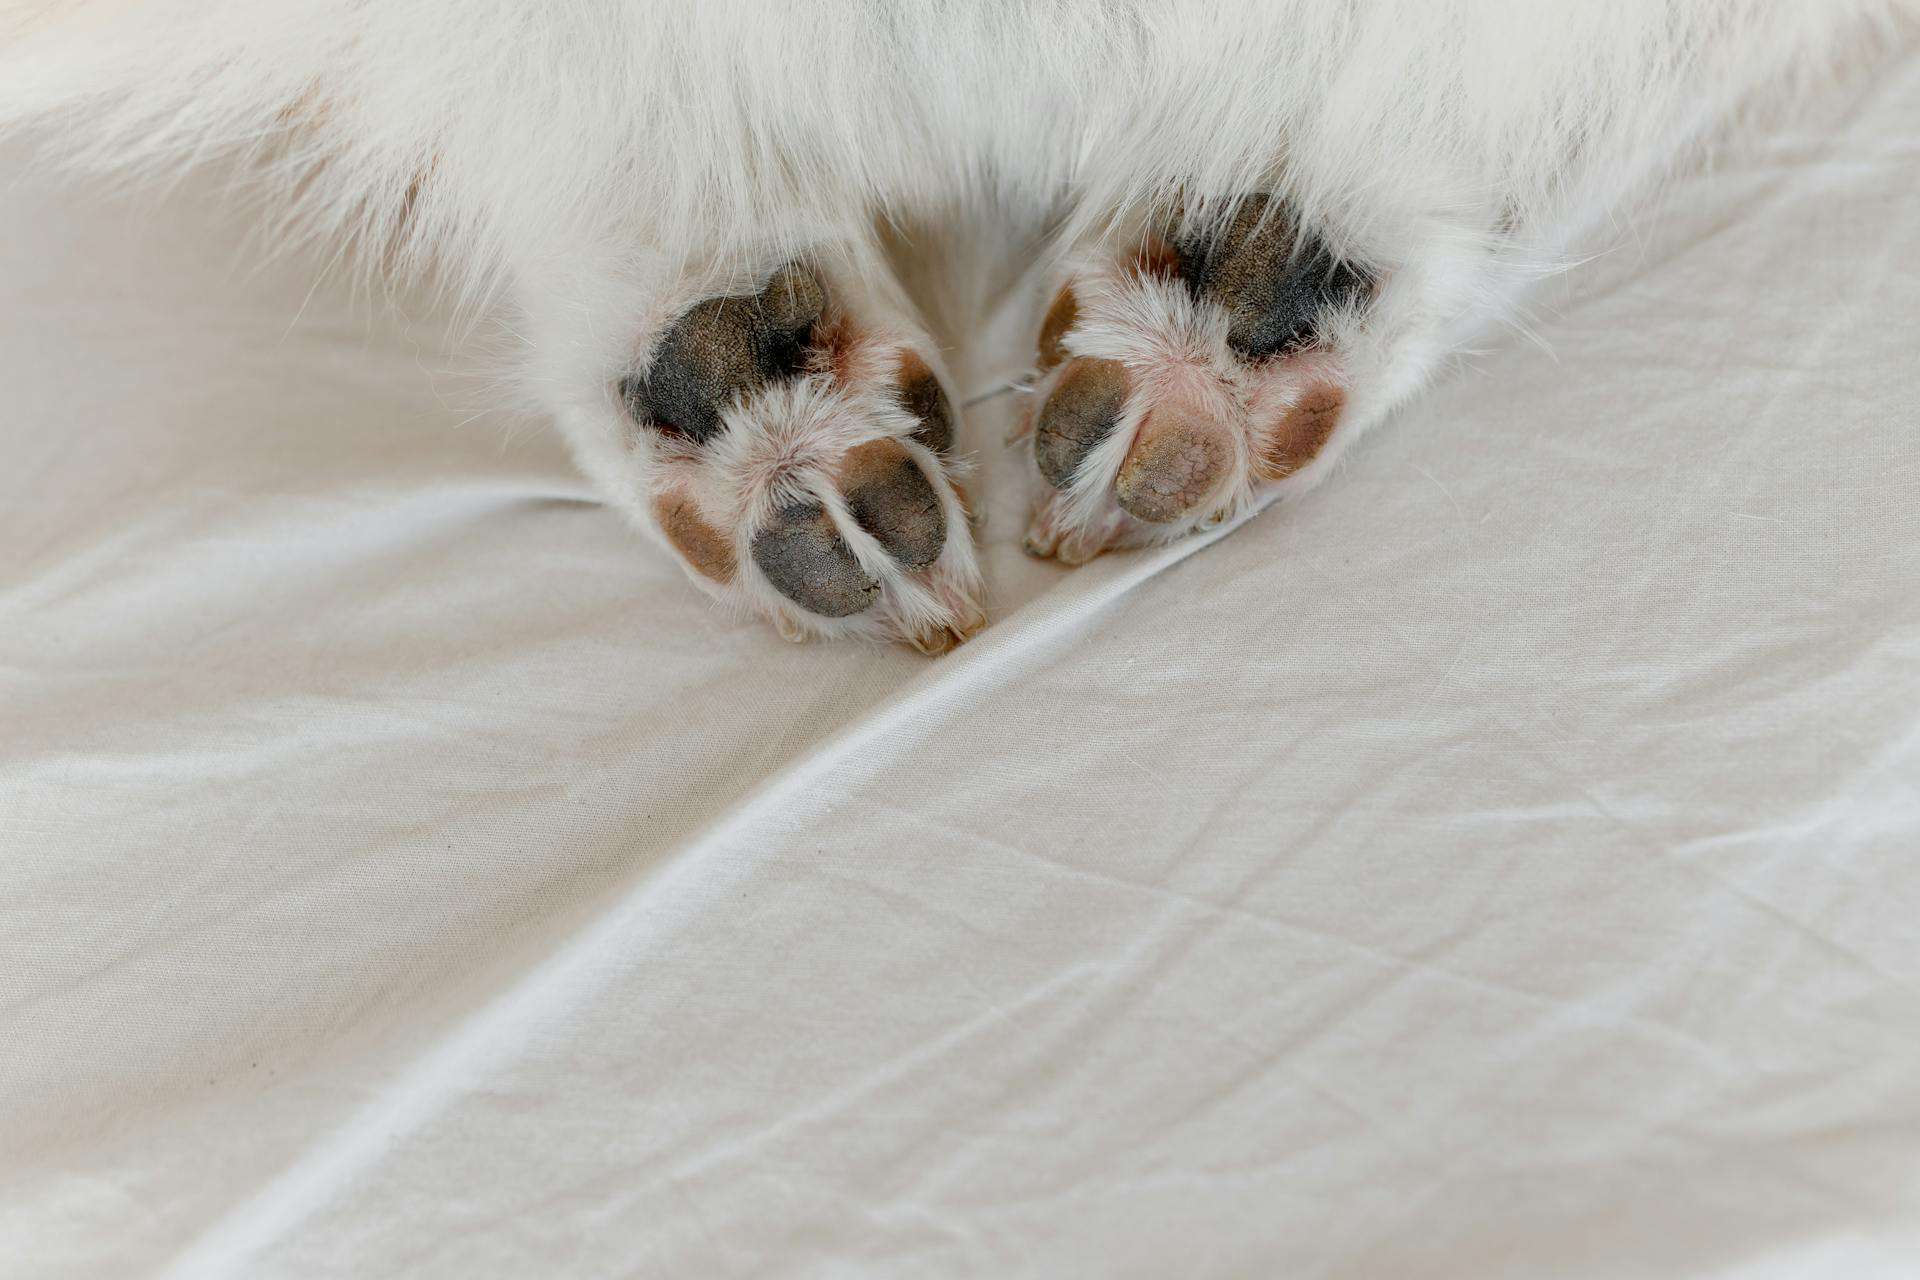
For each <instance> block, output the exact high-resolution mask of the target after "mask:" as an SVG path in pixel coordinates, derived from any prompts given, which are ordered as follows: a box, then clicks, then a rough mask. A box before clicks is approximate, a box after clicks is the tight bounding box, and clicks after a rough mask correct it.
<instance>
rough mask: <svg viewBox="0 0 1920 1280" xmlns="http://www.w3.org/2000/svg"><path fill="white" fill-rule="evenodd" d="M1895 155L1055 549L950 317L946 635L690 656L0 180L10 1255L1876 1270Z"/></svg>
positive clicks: (1, 1157)
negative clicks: (1198, 536) (1169, 536)
mask: <svg viewBox="0 0 1920 1280" xmlns="http://www.w3.org/2000/svg"><path fill="white" fill-rule="evenodd" d="M1917 124H1920V62H1914V61H1907V62H1905V63H1902V64H1899V65H1895V66H1893V67H1891V68H1890V69H1888V70H1886V71H1884V72H1883V73H1882V74H1880V75H1878V76H1875V77H1871V78H1870V79H1867V80H1865V81H1862V82H1860V83H1857V84H1855V85H1853V86H1852V87H1851V88H1850V89H1849V90H1848V91H1847V92H1846V93H1844V94H1842V95H1839V96H1838V97H1837V98H1836V100H1835V101H1834V102H1833V103H1832V105H1831V108H1830V109H1829V110H1826V111H1823V112H1820V113H1813V114H1809V115H1808V116H1807V117H1806V118H1805V119H1804V120H1801V121H1799V122H1798V123H1795V124H1794V125H1792V126H1791V127H1789V128H1788V129H1786V130H1785V131H1784V132H1780V133H1777V134H1775V135H1773V136H1771V137H1769V138H1768V139H1767V140H1765V141H1764V142H1760V143H1755V144H1752V145H1750V146H1746V147H1743V148H1741V149H1739V150H1737V151H1734V152H1730V153H1728V154H1725V155H1723V156H1721V157H1720V158H1719V160H1718V161H1717V162H1716V163H1715V164H1714V165H1712V166H1711V167H1709V168H1707V169H1705V170H1703V171H1702V172H1700V173H1698V174H1696V175H1694V176H1691V177H1687V178H1685V179H1683V180H1681V181H1679V182H1677V183H1676V184H1674V186H1673V187H1672V188H1671V189H1670V190H1669V191H1668V192H1667V193H1666V194H1665V195H1664V196H1663V197H1662V198H1660V199H1659V200H1658V202H1657V204H1656V205H1655V212H1654V213H1653V214H1652V215H1651V216H1650V217H1649V218H1648V219H1647V220H1646V221H1645V222H1644V223H1643V224H1639V225H1637V226H1636V227H1634V228H1632V229H1631V230H1627V229H1622V228H1620V227H1618V226H1616V227H1614V228H1613V229H1612V231H1611V234H1610V235H1602V236H1601V237H1600V238H1599V239H1598V240H1597V241H1596V244H1597V245H1598V246H1599V249H1600V250H1602V251H1597V252H1596V253H1595V254H1594V256H1593V257H1592V258H1591V260H1590V261H1587V262H1586V263H1585V264H1584V265H1582V266H1581V267H1580V268H1579V269H1577V270H1575V271H1573V272H1571V273H1569V274H1568V275H1567V276H1565V277H1564V278H1562V279H1559V280H1555V281H1552V282H1549V283H1548V284H1547V285H1546V286H1544V287H1543V288H1542V290H1541V293H1540V295H1539V296H1538V298H1537V299H1536V300H1535V302H1534V305H1533V307H1532V308H1531V311H1530V313H1529V317H1528V320H1527V323H1526V326H1525V327H1526V330H1527V336H1524V337H1521V336H1512V335H1509V336H1507V337H1504V338H1496V339H1490V340H1489V342H1488V343H1487V344H1486V346H1485V348H1484V349H1483V350H1482V351H1481V352H1479V353H1478V354H1476V355H1474V356H1473V357H1472V358H1471V359H1470V360H1468V361H1467V362H1465V367H1463V369H1462V370H1460V371H1459V372H1458V373H1457V374H1455V375H1454V376H1452V377H1451V378H1450V379H1448V380H1447V381H1446V382H1445V383H1444V384H1443V385H1442V386H1441V387H1439V388H1438V389H1437V390H1436V391H1435V392H1434V393H1433V394H1432V395H1431V396H1430V397H1428V398H1426V399H1425V400H1423V401H1422V402H1421V403H1419V404H1418V405H1417V406H1415V407H1414V408H1412V409H1410V410H1409V411H1407V412H1406V413H1404V414H1402V415H1400V417H1399V418H1398V419H1397V420H1395V421H1393V422H1391V423H1390V424H1388V425H1386V426H1384V427H1383V428H1381V429H1380V431H1379V432H1377V433H1376V434H1374V435H1371V436H1369V437H1368V438H1367V439H1366V440H1365V441H1364V442H1362V443H1361V444H1360V445H1359V446H1358V447H1357V448H1356V449H1355V451H1354V452H1353V454H1352V455H1351V457H1350V459H1349V461H1347V462H1346V463H1345V464H1344V465H1343V467H1342V469H1341V471H1340V473H1339V474H1338V475H1337V476H1336V477H1335V478H1334V480H1333V481H1332V482H1331V483H1329V484H1328V485H1326V486H1325V487H1323V488H1322V489H1321V490H1319V491H1318V492H1316V493H1314V494H1312V495H1311V496H1309V497H1307V498H1305V499H1303V500H1301V501H1299V502H1297V503H1294V504H1292V505H1289V506H1285V507H1280V508H1275V509H1272V510H1270V511H1268V512H1266V513H1264V514H1262V515H1260V516H1258V517H1257V518H1255V519H1253V520H1251V521H1249V522H1247V523H1245V524H1243V525H1242V526H1240V527H1239V528H1237V529H1233V530H1230V531H1225V532H1224V533H1222V534H1221V535H1219V536H1215V537H1212V538H1210V539H1206V540H1200V541H1195V542H1192V543H1188V544H1185V545H1182V546H1179V547H1175V548H1171V549H1167V550H1162V551H1155V552H1150V553H1140V554H1129V555H1120V556H1113V557H1108V558H1105V559H1103V560H1100V561H1098V562H1096V563H1094V564H1092V565H1090V566H1088V567H1086V568H1082V569H1079V570H1077V571H1066V570H1062V569H1060V568H1057V567H1055V566H1052V565H1048V564H1040V563H1034V562H1030V561H1028V560H1026V559H1025V558H1023V557H1022V556H1021V554H1020V552H1019V541H1020V534H1021V531H1022V528H1021V526H1022V518H1023V515H1024V511H1023V503H1024V500H1025V499H1024V492H1025V490H1024V487H1023V486H1024V483H1025V482H1024V478H1023V476H1022V474H1021V471H1020V463H1019V460H1018V459H1017V457H1015V456H1014V455H1013V454H1012V453H1010V452H1009V451H1007V450H1006V449H1004V448H1003V447H1002V446H1001V444H1000V443H999V442H1000V440H1001V439H1002V438H1003V437H1004V435H1005V432H1006V430H1007V428H1008V426H1009V425H1010V423H1011V421H1012V420H1013V417H1014V415H1015V414H1017V413H1018V411H1019V410H1020V408H1021V407H1022V405H1021V397H1020V396H1019V394H1018V393H1017V392H1005V391H998V390H997V389H998V388H1000V387H1001V386H1002V385H1003V384H1004V382H1005V381H1006V379H1007V378H1008V377H1009V376H1010V375H1011V374H1013V373H1014V372H1016V371H1017V370H1018V368H1019V367H1020V365H1021V364H1022V362H1023V360H1024V351H1025V344H1026V343H1028V342H1029V341H1030V340H1031V335H1030V333H1028V332H1027V330H1028V326H1030V324H1031V323H1032V322H1033V320H1034V317H1035V315H1036V314H1037V310H1036V308H1035V305H1034V303H1035V299H1034V298H1033V297H1032V296H1031V288H1032V284H1031V281H1027V282H1024V283H1021V284H1019V285H1017V286H1015V287H1013V288H1011V289H1009V290H1007V291H1005V292H1003V293H1000V294H999V295H997V296H994V295H993V294H992V292H991V291H990V290H988V289H987V288H986V286H984V285H981V286H979V289H978V290H977V292H978V293H979V295H980V296H979V298H978V299H977V301H978V302H979V304H980V305H979V312H978V314H975V315H970V316H969V315H963V316H962V317H961V318H960V321H959V322H955V328H956V330H957V331H967V332H971V333H972V334H974V335H976V336H975V337H974V338H973V339H972V340H971V341H970V342H969V344H968V345H967V346H966V347H964V348H963V349H958V350H956V351H955V353H954V361H955V365H956V368H958V369H959V370H960V371H961V374H962V377H963V379H964V381H965V384H966V385H965V386H964V387H963V388H961V390H962V391H963V393H964V396H963V398H973V397H984V398H982V399H980V400H979V401H978V403H976V404H975V406H974V407H973V408H972V410H970V414H969V422H968V426H967V435H966V437H965V443H966V444H967V445H968V446H970V447H971V448H972V449H973V450H974V451H975V452H976V454H977V456H978V465H979V469H980V473H981V474H980V484H981V486H982V487H983V491H984V492H985V493H986V494H987V495H988V513H987V518H986V522H985V525H984V527H983V529H982V537H983V539H984V544H985V551H986V560H987V565H988V571H989V576H990V581H991V583H992V584H993V591H994V599H993V616H992V625H991V626H990V628H989V629H988V630H987V631H986V632H985V633H984V634H983V635H981V636H980V637H979V638H978V639H976V640H975V641H973V642H971V643H969V644H967V645H966V646H964V647H962V648H961V649H959V650H957V651H956V652H955V653H953V654H951V655H949V656H947V657H944V658H942V659H939V660H937V661H933V662H928V661H926V660H924V659H922V658H920V657H918V656H916V655H914V654H912V653H910V652H907V651H905V650H889V651H883V650H876V649H866V648H857V647H836V646H832V645H819V644H814V645H787V644H784V643H782V642H781V641H780V640H778V639H777V638H776V637H775V635H774V633H773V632H772V630H771V629H770V628H767V627H765V626H762V625H759V624H756V623H753V622H751V621H746V620H740V619H734V618H729V617H726V616H723V615H721V614H718V613H716V612H715V611H714V610H713V609H712V608H711V607H710V606H709V605H708V604H707V603H706V602H705V601H704V600H703V599H702V598H701V597H700V596H699V595H698V594H697V593H696V592H695V591H693V590H692V589H690V588H689V587H688V586H687V585H686V583H685V582H684V581H683V579H682V576H681V572H680V570H679V569H678V568H676V567H675V566H674V565H673V564H672V563H670V562H669V561H668V559H667V558H666V557H665V556H664V555H663V554H661V553H659V552H657V551H654V550H652V549H650V548H647V547H645V546H643V545H641V544H640V543H639V542H638V540H637V539H636V538H635V536H634V535H633V534H632V533H631V532H630V531H629V530H628V529H626V528H625V527H624V526H623V524H622V523H621V521H620V520H619V519H618V518H617V517H616V516H615V515H614V514H613V513H612V512H611V511H609V510H608V509H606V508H604V507H601V506H599V505H597V504H596V503H595V501H594V499H593V495H592V493H591V491H590V490H589V489H588V488H587V487H586V485H585V483H584V482H583V481H582V480H581V479H580V478H579V477H578V476H577V475H576V474H575V473H574V472H573V471H572V470H571V468H570V467H569V465H568V463H567V460H566V458H565V456H564V454H563V451H562V450H561V448H560V446H559V444H558V443H557V441H556V439H555V438H554V437H553V436H552V435H551V434H550V433H546V432H543V431H542V430H541V428H540V425H539V424H538V423H537V422H535V421H533V420H530V419H512V418H508V417H506V416H504V415H501V414H498V413H492V412H489V411H488V410H489V408H490V406H489V403H488V386H487V383H486V381H485V379H484V378H483V377H469V376H465V375H463V374H461V373H460V372H459V370H460V369H461V368H463V367H477V366H478V365H479V361H478V359H477V358H475V356H476V352H478V351H480V350H481V349H483V348H485V347H486V346H487V344H488V340H487V339H486V338H485V336H484V333H482V335H481V336H479V337H469V336H466V334H465V331H463V330H458V329H450V328H449V322H448V320H447V319H446V318H445V317H442V316H439V315H437V314H435V313H434V312H433V311H432V310H431V308H430V307H427V306H426V305H425V304H424V303H419V302H416V301H411V300H400V301H397V302H392V303H390V302H389V301H387V300H386V299H383V298H381V297H379V296H378V295H373V296H369V295H367V294H365V293H356V292H355V291H354V290H352V289H351V288H349V287H348V285H347V284H345V283H343V282H342V281H340V280H339V279H338V278H337V277H330V278H329V280H328V281H327V282H325V283H323V284H321V285H320V286H318V287H313V280H314V276H315V272H316V270H317V269H318V266H319V264H318V263H316V262H313V261H308V260H301V259H295V260H288V261H273V262H269V263H268V264H267V265H264V266H260V265H256V264H257V263H259V262H260V258H259V257H258V256H257V255H255V254H254V253H252V252H251V251H237V250H236V246H237V243H238V240H239V232H238V230H237V229H236V228H237V227H238V226H239V224H237V223H236V222H235V221H234V220H233V218H232V216H231V215H229V214H226V213H222V212H219V206H220V203H221V201H222V200H223V199H224V192H223V189H222V188H221V187H220V186H219V184H217V183H214V182H211V181H208V182H196V183H189V184H187V185H186V186H184V187H182V188H181V189H180V190H178V191H176V192H174V193H172V194H170V195H167V196H165V197H164V198H163V197H161V196H158V195H135V196H128V195H124V194H119V193H113V192H108V191H106V190H103V189H101V188H98V187H94V186H89V185H87V184H85V183H81V184H77V185H76V184H65V185H56V184H53V183H51V182H49V181H47V180H45V179H44V178H43V177H39V176H33V175H30V174H28V173H27V172H26V171H25V170H24V169H23V168H22V167H21V165H20V164H19V163H18V161H17V157H16V159H15V161H14V162H11V163H9V164H8V165H7V166H6V169H5V171H6V172H9V173H10V174H12V175H13V176H12V177H11V178H10V180H9V181H8V183H7V184H6V185H5V187H4V190H3V191H0V226H4V228H5V229H6V234H5V235H4V236H3V237H0V385H3V386H4V387H5V388H6V392H5V395H4V397H0V456H4V460H5V465H4V466H3V467H0V1275H4V1276H9V1277H12V1276H18V1277H35V1278H36V1280H42V1278H51V1277H114V1278H116V1280H117V1278H120V1277H128V1276H134V1275H165V1276H175V1277H196V1278H198V1277H229V1276H230V1277H247V1278H249V1280H252V1278H257V1277H280V1276H289V1277H291V1276H298V1277H319V1276H340V1277H356V1278H364V1277H384V1276H396V1277H397V1276H407V1277H449V1278H458V1280H475V1278H481V1277H518V1276H526V1275H565V1276H613V1275H624V1276H649V1277H650V1276H676V1277H678V1276H732V1275H739V1276H749V1275H752V1276H758V1275H771V1274H778V1275H791V1276H847V1275H889V1276H957V1275H996V1276H1027V1275H1031V1276H1065V1275H1107V1276H1141V1277H1147V1276H1165V1275H1189V1276H1254V1275H1284V1276H1289V1277H1326V1278H1334V1277H1342V1278H1345V1277H1378V1276H1419V1277H1423V1278H1424V1280H1453V1278H1456V1277H1457V1278H1459V1280H1487V1278H1489V1277H1538V1276H1544V1275H1551V1276H1554V1277H1557V1278H1561V1280H1574V1278H1582V1277H1608V1278H1612V1277H1650V1276H1657V1277H1668V1276H1687V1277H1695V1276H1698V1277H1728V1278H1732V1277H1738V1278H1740V1280H1759V1278H1763V1277H1764V1278H1769V1280H1771V1278H1775V1277H1779V1278H1782V1280H1785V1278H1789V1277H1791V1278H1794V1280H1801V1278H1804V1277H1821V1276H1835V1277H1848V1278H1849V1280H1868V1278H1874V1277H1911V1276H1913V1275H1916V1274H1920V517H1917V516H1916V514H1915V513H1916V501H1915V497H1916V495H1917V494H1920V441H1916V435H1915V432H1916V413H1917V412H1920V360H1916V358H1915V333H1916V326H1917V325H1920V273H1916V272H1915V271H1914V270H1913V269H1912V264H1913V263H1914V262H1916V261H1920V219H1916V217H1915V216H1914V204H1913V200H1914V195H1913V193H1914V192H1915V191H1916V190H1920V147H1917V146H1916V143H1915V141H1914V140H1915V138H1916V137H1920V130H1917V129H1916V125H1917ZM1009 242H1010V239H1009V237H1006V236H993V235H983V236H981V237H979V240H978V243H980V244H982V245H986V246H989V247H990V248H991V247H996V246H1004V245H1005V244H1006V243H1009ZM967 243H972V242H966V243H962V242H960V241H958V240H956V241H954V242H953V244H952V245H951V246H950V248H951V251H952V252H953V253H954V254H958V255H964V254H965V253H967V252H972V250H969V249H968V248H967ZM983 252H984V250H983ZM962 260H963V261H964V258H963V259H962ZM996 270H999V267H998V266H997V265H993V264H983V265H982V266H981V267H980V268H979V271H978V273H977V276H978V278H979V279H988V278H991V277H992V275H993V272H994V271H996ZM954 274H955V276H956V277H960V278H965V277H968V271H966V270H956V271H955V273H954ZM450 334H451V337H450V336H449V335H450ZM450 348H451V353H450Z"/></svg>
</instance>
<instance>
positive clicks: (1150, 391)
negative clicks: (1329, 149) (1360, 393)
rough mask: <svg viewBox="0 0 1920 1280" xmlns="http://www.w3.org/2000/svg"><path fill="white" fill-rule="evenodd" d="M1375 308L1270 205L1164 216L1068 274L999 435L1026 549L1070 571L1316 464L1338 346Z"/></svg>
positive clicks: (1087, 256) (1340, 386)
mask: <svg viewBox="0 0 1920 1280" xmlns="http://www.w3.org/2000/svg"><path fill="white" fill-rule="evenodd" d="M1373 293H1374V279H1373V277H1372V275H1371V274H1370V273H1369V272H1367V271H1366V270H1364V269H1362V268H1360V267H1358V266H1355V265H1354V264H1352V263H1349V262H1346V261H1343V260H1341V259H1340V258H1338V257H1336V256H1335V255H1334V254H1333V253H1332V252H1331V251H1330V250H1329V249H1328V247H1327V246H1326V245H1325V244H1324V243H1322V242H1321V241H1320V240H1319V239H1318V238H1316V237H1314V236H1313V235H1311V234H1310V233H1309V232H1307V231H1306V230H1305V229H1304V228H1303V227H1302V226H1301V225H1300V223H1299V222H1298V221H1297V219H1295V218H1294V217H1293V216H1292V214H1291V211H1290V210H1289V209H1288V208H1287V207H1286V206H1285V205H1284V204H1283V203H1282V202H1281V201H1279V200H1277V199H1270V198H1268V197H1265V196H1252V197H1248V198H1245V199H1242V200H1240V201H1238V202H1237V203H1236V204H1235V205H1234V206H1233V207H1232V208H1231V209H1230V210H1227V211H1225V212H1209V213H1199V214H1191V215H1190V214H1188V213H1186V212H1183V211H1176V212H1175V213H1173V214H1172V215H1170V216H1167V217H1165V218H1156V219H1154V220H1152V222H1151V224H1150V225H1148V226H1146V227H1140V226H1135V227H1132V228H1130V229H1128V230H1127V231H1126V232H1125V233H1124V234H1121V233H1115V234H1112V235H1109V236H1108V237H1106V238H1105V239H1104V241H1103V242H1102V243H1100V244H1099V245H1096V246H1095V247H1094V248H1093V249H1092V250H1090V251H1088V252H1084V253H1082V254H1079V255H1077V256H1076V257H1075V258H1073V259H1070V260H1069V269H1068V270H1067V271H1066V273H1065V276H1064V279H1063V280H1062V282H1061V283H1060V285H1059V287H1058V289H1057V291H1056V292H1055V293H1054V295H1053V301H1052V304H1051V306H1050V307H1049V308H1048V310H1047V314H1046V317H1045V319H1044V321H1043V322H1042V325H1041V329H1040V334H1039V340H1038V344H1037V345H1038V350H1039V360H1038V364H1039V369H1040V374H1041V377H1040V381H1039V383H1038V384H1037V386H1036V388H1035V390H1036V392H1037V394H1036V395H1035V397H1034V403H1035V406H1036V407H1035V408H1034V409H1033V410H1032V411H1031V412H1030V413H1029V414H1028V415H1027V416H1026V418H1025V419H1024V421H1023V422H1022V424H1021V427H1020V428H1019V430H1018V431H1017V432H1016V438H1017V439H1018V440H1021V441H1024V442H1025V443H1026V444H1027V446H1028V447H1030V448H1031V450H1032V458H1033V465H1034V469H1035V470H1036V471H1037V472H1038V473H1039V477H1040V481H1041V482H1042V483H1041V485H1040V486H1039V498H1038V501H1037V502H1036V505H1035V509H1034V513H1033V519H1032V523H1031V525H1030V527H1029V529H1028V532H1027V539H1026V547H1027V550H1028V551H1029V552H1030V553H1032V554H1034V555H1037V556H1056V557H1058V558H1059V559H1060V560H1061V561H1063V562H1065V563H1068V564H1080V563H1083V562H1085V561H1087V560H1090V559H1092V558H1093V557H1094V556H1096V555H1099V554H1100V553H1101V552H1102V551H1105V550H1108V549H1111V548H1114V547H1121V546H1133V545H1141V544H1145V543H1152V542H1164V541H1170V540H1172V539H1174V538H1177V537H1180V536H1183V535H1185V534H1187V533H1189V532H1191V531H1192V530H1194V529H1196V528H1200V527H1205V526H1208V525H1211V524H1215V523H1218V522H1220V521H1223V520H1226V519H1229V518H1231V517H1232V516H1234V515H1236V514H1238V513H1239V512H1241V511H1243V510H1245V509H1247V508H1248V507H1249V506H1250V505H1251V504H1252V503H1253V502H1254V501H1255V499H1256V498H1257V497H1258V496H1260V495H1261V494H1262V493H1264V492H1266V491H1269V490H1271V489H1273V488H1274V487H1276V486H1279V485H1280V484H1282V482H1288V481H1293V482H1295V483H1310V482H1311V481H1312V480H1313V479H1316V478H1317V475H1316V474H1315V473H1316V472H1317V471H1320V470H1323V469H1324V468H1322V467H1316V463H1318V462H1321V461H1322V460H1330V457H1331V455H1330V453H1329V451H1328V448H1327V446H1328V444H1329V442H1330V441H1331V440H1332V439H1333V436H1334V433H1335V432H1336V431H1338V430H1339V429H1340V426H1341V422H1342V417H1343V414H1344V412H1345V409H1346V405H1347V400H1348V390H1349V369H1348V367H1347V362H1346V360H1345V358H1344V356H1343V348H1344V346H1345V341H1344V339H1345V337H1346V336H1347V335H1348V334H1350V333H1351V332H1353V331H1354V330H1355V329H1356V328H1357V327H1358V326H1359V325H1360V324H1362V323H1363V321H1364V315H1365V311H1366V308H1367V306H1368V304H1369V302H1370V300H1371V298H1372V295H1373Z"/></svg>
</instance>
